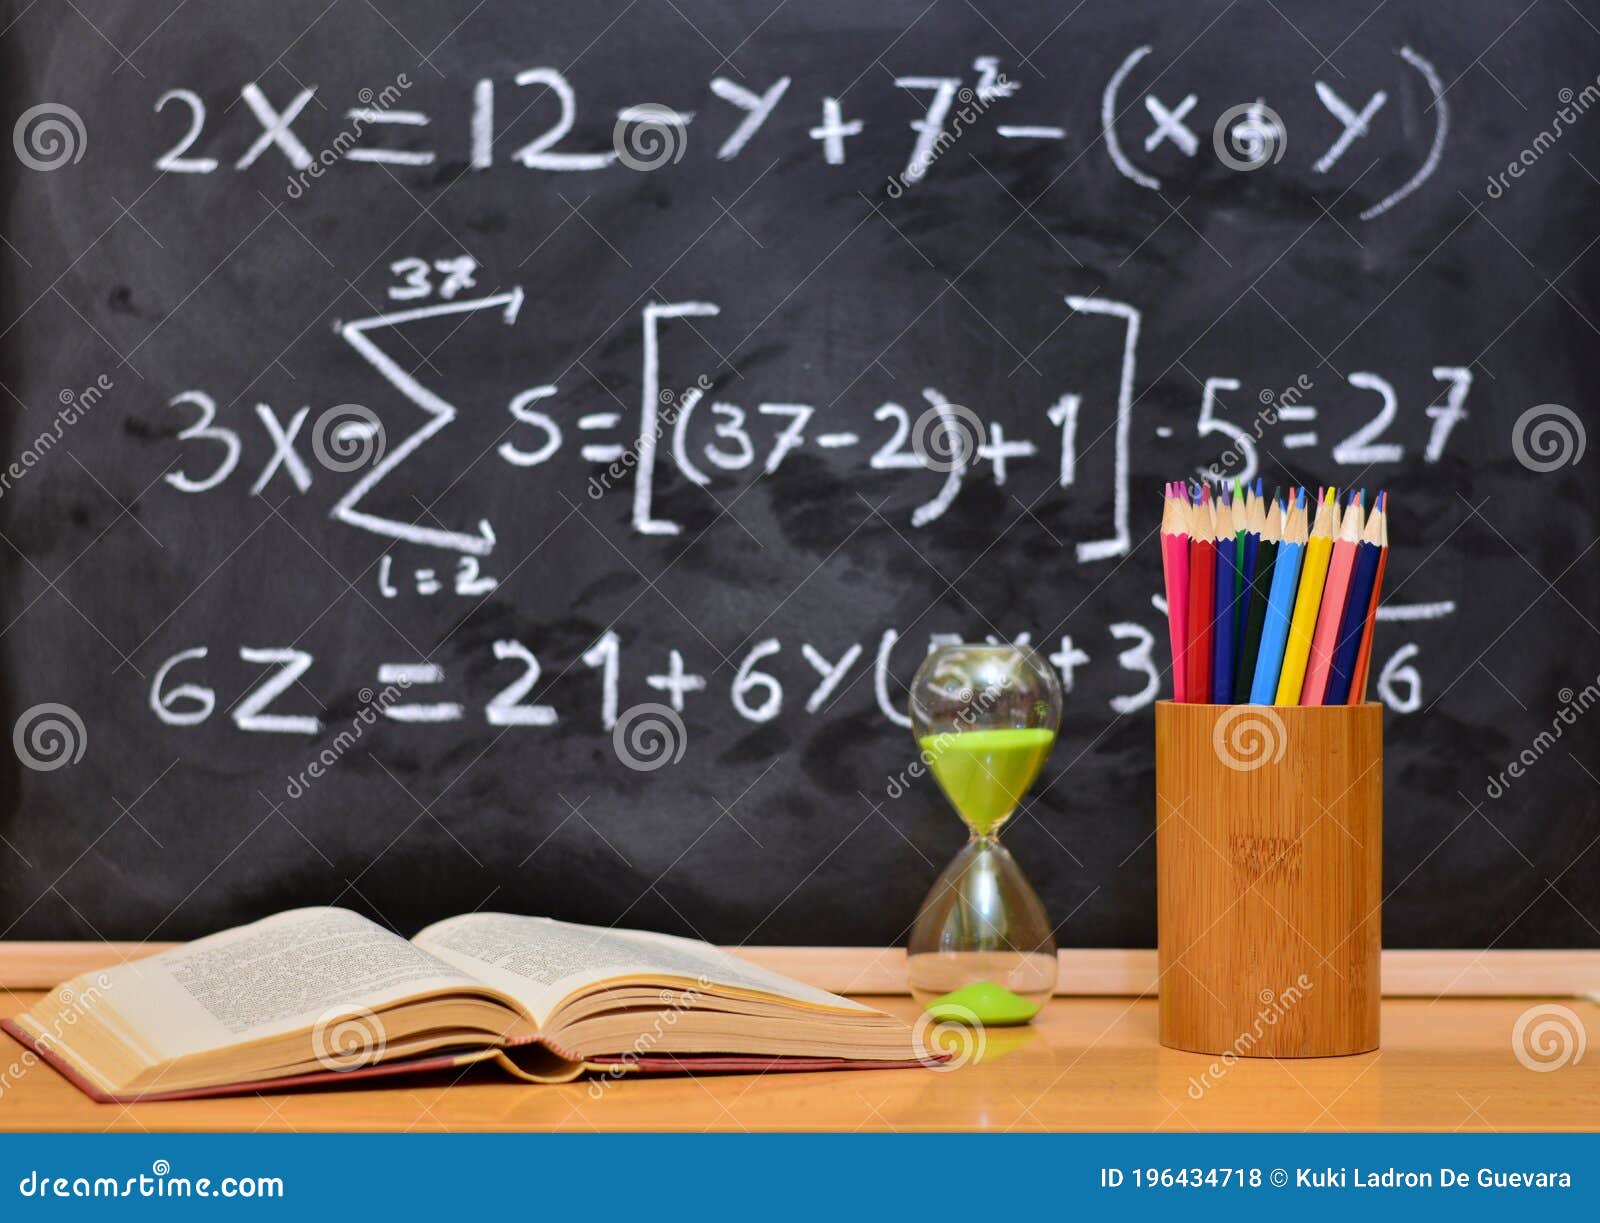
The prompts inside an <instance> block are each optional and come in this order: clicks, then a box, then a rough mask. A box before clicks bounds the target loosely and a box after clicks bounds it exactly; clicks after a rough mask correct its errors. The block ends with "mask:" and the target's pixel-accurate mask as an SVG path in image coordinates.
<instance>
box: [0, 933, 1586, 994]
mask: <svg viewBox="0 0 1600 1223" xmlns="http://www.w3.org/2000/svg"><path fill="white" fill-rule="evenodd" d="M176 946H178V944H176V943H132V942H130V943H117V942H90V941H85V942H7V941H0V988H4V989H14V990H20V989H49V988H51V987H52V986H54V985H57V984H59V983H60V982H62V981H65V980H68V979H69V978H72V977H76V976H80V975H82V974H84V973H92V972H98V971H101V970H103V969H106V968H111V967H115V966H116V965H118V964H124V963H127V962H128V961H129V960H136V959H140V958H141V957H143V956H147V955H154V954H156V953H157V952H160V951H166V950H169V949H170V948H172V947H176ZM727 950H728V951H730V952H732V953H733V954H734V955H737V956H740V957H742V958H744V959H747V960H750V961H752V962H753V963H756V964H760V965H762V966H763V967H766V968H770V969H772V970H774V971H776V972H781V973H784V974H785V975H787V976H791V977H795V978H796V979H798V980H801V981H805V982H807V983H809V984H811V985H815V986H817V987H819V988H821V989H826V990H831V991H832V992H834V993H838V994H904V993H907V992H908V990H907V986H906V955H905V950H904V949H903V948H899V947H774V946H749V947H729V948H727ZM1059 959H1060V964H1061V971H1060V974H1059V978H1058V981H1057V984H1056V993H1057V994H1058V995H1062V996H1068V997H1073V996H1077V997H1105V996H1118V997H1141V996H1145V995H1150V996H1154V995H1155V993H1156V992H1157V989H1156V987H1157V969H1156V953H1155V951H1154V950H1152V949H1146V948H1125V947H1088V948H1068V949H1066V950H1063V951H1061V952H1060V953H1059ZM1383 993H1384V995H1385V996H1386V997H1390V998H1407V997H1411V998H1416V997H1427V998H1450V997H1453V998H1489V997H1530V998H1532V997H1585V996H1596V995H1600V949H1595V950H1590V949H1571V950H1526V951H1514V950H1491V951H1473V950H1406V949H1397V950H1386V951H1385V952H1384V953H1383Z"/></svg>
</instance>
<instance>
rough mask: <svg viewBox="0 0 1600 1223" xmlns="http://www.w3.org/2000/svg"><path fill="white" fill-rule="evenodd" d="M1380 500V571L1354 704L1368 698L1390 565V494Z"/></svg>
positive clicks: (1354, 684) (1359, 660)
mask: <svg viewBox="0 0 1600 1223" xmlns="http://www.w3.org/2000/svg"><path fill="white" fill-rule="evenodd" d="M1378 501H1379V506H1380V507H1381V508H1382V510H1383V515H1382V517H1383V524H1382V526H1381V527H1380V528H1379V536H1380V539H1379V543H1378V547H1379V548H1380V551H1379V553H1378V573H1377V576H1376V577H1374V578H1373V579H1372V601H1371V602H1370V603H1369V604H1368V605H1367V623H1366V628H1365V629H1364V630H1363V632H1362V635H1361V653H1360V654H1359V655H1358V656H1357V659H1356V673H1355V676H1354V677H1353V678H1352V679H1351V681H1350V703H1351V704H1352V705H1359V704H1361V702H1362V701H1364V700H1366V699H1367V673H1368V670H1369V669H1370V667H1371V665H1372V638H1373V632H1374V629H1375V627H1376V625H1377V621H1378V600H1379V597H1380V596H1381V595H1382V594H1383V571H1384V570H1385V569H1386V568H1388V565H1389V494H1388V493H1384V494H1383V495H1382V496H1381V497H1380V498H1379V499H1378Z"/></svg>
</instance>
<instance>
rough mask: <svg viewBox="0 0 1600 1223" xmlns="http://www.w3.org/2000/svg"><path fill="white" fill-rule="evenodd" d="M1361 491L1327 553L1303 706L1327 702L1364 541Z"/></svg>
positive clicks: (1352, 499)
mask: <svg viewBox="0 0 1600 1223" xmlns="http://www.w3.org/2000/svg"><path fill="white" fill-rule="evenodd" d="M1361 496H1362V495H1361V493H1359V492H1353V493H1351V494H1350V500H1349V502H1348V504H1347V505H1346V506H1345V511H1344V518H1343V520H1342V521H1341V522H1340V524H1339V534H1338V535H1337V537H1335V539H1334V541H1333V551H1332V552H1331V553H1330V554H1329V556H1328V576H1327V578H1326V579H1325V580H1324V581H1323V584H1322V603H1321V606H1320V607H1319V608H1318V609H1317V627H1316V631H1315V632H1314V633H1313V634H1312V637H1311V652H1310V654H1308V655H1307V656H1306V678H1305V683H1304V684H1303V685H1301V688H1300V703H1301V704H1302V705H1321V704H1324V699H1323V698H1324V697H1325V696H1326V695H1327V691H1328V673H1329V672H1330V671H1331V670H1332V669H1333V655H1334V653H1335V651H1336V650H1337V649H1338V648H1339V627H1340V625H1342V624H1343V623H1344V609H1345V602H1346V601H1347V600H1348V599H1349V597H1350V579H1351V576H1352V575H1353V574H1354V573H1355V564H1356V552H1357V549H1358V548H1359V547H1360V544H1361Z"/></svg>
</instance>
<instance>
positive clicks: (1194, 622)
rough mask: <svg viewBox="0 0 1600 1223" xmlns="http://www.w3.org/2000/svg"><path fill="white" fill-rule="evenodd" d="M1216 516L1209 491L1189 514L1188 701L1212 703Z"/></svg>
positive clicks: (1201, 493) (1202, 491) (1201, 495)
mask: <svg viewBox="0 0 1600 1223" xmlns="http://www.w3.org/2000/svg"><path fill="white" fill-rule="evenodd" d="M1216 534H1217V515H1216V507H1215V505H1213V503H1212V501H1211V492H1210V490H1209V489H1208V488H1205V487H1202V488H1201V489H1200V500H1199V502H1198V503H1197V504H1195V505H1194V506H1193V507H1192V509H1191V513H1190V529H1189V623H1188V629H1189V648H1188V650H1187V651H1186V661H1187V663H1188V669H1189V681H1188V682H1189V702H1190V703H1191V704H1200V705H1206V704H1210V702H1211V616H1212V600H1213V599H1214V598H1215V597H1216V579H1217V545H1216V542H1215V541H1216Z"/></svg>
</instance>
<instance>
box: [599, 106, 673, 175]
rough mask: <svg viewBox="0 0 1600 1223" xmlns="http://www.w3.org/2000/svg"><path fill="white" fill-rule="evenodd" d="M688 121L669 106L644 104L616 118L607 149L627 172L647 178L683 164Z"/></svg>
mask: <svg viewBox="0 0 1600 1223" xmlns="http://www.w3.org/2000/svg"><path fill="white" fill-rule="evenodd" d="M687 124H688V120H687V119H685V118H684V116H683V115H681V114H679V113H678V112H677V111H675V110H673V109H672V107H670V106H662V105H660V104H659V103H657V102H646V103H644V104H643V105H642V106H630V107H628V108H627V109H626V110H624V111H621V112H620V113H618V115H617V125H616V127H614V128H612V129H611V147H612V148H613V149H615V150H616V151H617V160H618V161H620V162H621V163H622V164H623V165H625V166H627V167H628V169H630V170H638V171H641V172H642V173H646V174H648V173H649V172H650V171H651V170H659V169H660V168H661V167H662V166H664V165H667V164H668V163H671V164H673V165H676V164H677V163H678V162H680V161H682V160H683V154H684V150H685V149H687V148H688V147H689V129H688V126H687Z"/></svg>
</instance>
